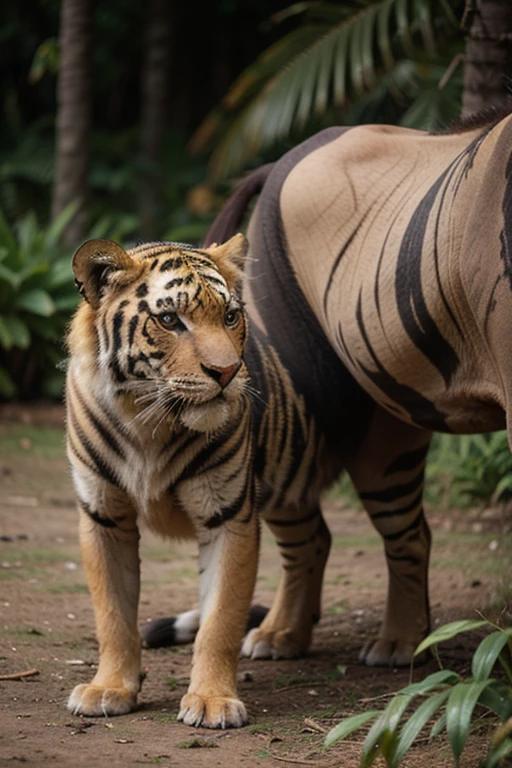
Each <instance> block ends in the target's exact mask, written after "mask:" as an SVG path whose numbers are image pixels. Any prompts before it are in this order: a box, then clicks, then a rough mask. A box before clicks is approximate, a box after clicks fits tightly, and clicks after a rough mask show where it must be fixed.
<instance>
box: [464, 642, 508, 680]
mask: <svg viewBox="0 0 512 768" xmlns="http://www.w3.org/2000/svg"><path fill="white" fill-rule="evenodd" d="M507 641H508V637H507V635H506V634H505V633H504V632H500V631H496V632H493V633H492V634H491V635H488V636H487V637H486V638H484V640H482V642H481V643H480V645H479V646H478V648H477V649H476V651H475V653H474V655H473V661H472V663H471V672H472V674H473V677H474V678H475V680H478V681H479V680H485V679H486V678H488V677H489V675H490V673H491V671H492V669H493V667H494V665H495V663H496V660H497V658H498V656H499V655H500V653H501V651H502V650H503V648H504V646H505V645H506V644H507Z"/></svg>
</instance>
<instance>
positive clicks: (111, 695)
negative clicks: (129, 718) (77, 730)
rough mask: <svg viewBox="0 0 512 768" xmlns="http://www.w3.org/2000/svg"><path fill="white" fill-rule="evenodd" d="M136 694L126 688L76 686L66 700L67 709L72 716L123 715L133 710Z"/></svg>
mask: <svg viewBox="0 0 512 768" xmlns="http://www.w3.org/2000/svg"><path fill="white" fill-rule="evenodd" d="M136 703H137V696H136V694H134V693H132V692H131V691H129V690H128V689H127V688H102V687H100V686H98V685H87V684H82V685H77V686H76V688H74V689H73V691H72V692H71V696H70V697H69V699H68V709H69V710H70V712H72V713H73V714H74V715H86V716H87V717H101V716H103V717H106V716H107V715H125V714H126V713H127V712H131V711H132V710H134V709H135V706H136Z"/></svg>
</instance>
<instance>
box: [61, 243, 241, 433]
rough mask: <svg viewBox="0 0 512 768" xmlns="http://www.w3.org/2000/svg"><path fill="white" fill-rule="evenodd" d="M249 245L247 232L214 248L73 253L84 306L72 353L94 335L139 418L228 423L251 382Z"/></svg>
mask: <svg viewBox="0 0 512 768" xmlns="http://www.w3.org/2000/svg"><path fill="white" fill-rule="evenodd" d="M246 250H247V241H246V239H245V238H244V236H243V235H235V236H234V237H233V238H231V240H229V241H228V242H227V243H225V244H223V245H219V246H217V245H212V246H210V247H208V248H205V249H199V248H194V247H192V246H187V245H182V244H180V243H158V242H157V243H146V244H144V245H140V246H138V247H136V248H133V249H130V250H128V251H125V250H124V249H123V248H121V246H119V245H117V244H116V243H114V242H112V241H109V240H90V241H88V242H86V243H84V244H83V245H82V246H81V247H80V248H79V249H78V250H77V252H76V253H75V256H74V258H73V271H74V274H75V283H76V285H77V287H78V289H79V291H80V293H81V295H82V296H83V298H84V299H85V302H83V303H82V306H81V307H80V308H79V310H78V312H77V315H76V317H75V320H74V321H73V324H72V328H71V332H70V349H71V355H72V357H73V355H76V356H79V351H80V349H81V348H83V347H84V344H85V342H84V341H83V339H82V336H83V335H84V334H85V335H86V336H89V337H90V336H91V335H94V336H95V340H94V348H95V356H96V360H95V365H96V367H97V370H98V371H99V373H100V379H101V381H102V382H104V383H105V384H106V390H110V391H111V392H114V393H115V396H116V398H117V399H118V401H123V399H124V402H125V404H128V403H129V404H130V407H131V408H132V409H134V410H135V412H136V413H137V414H138V415H139V416H140V421H142V422H143V423H144V422H147V423H153V422H155V421H156V422H158V423H160V422H163V421H171V422H174V423H176V422H178V423H181V424H182V425H183V426H185V427H188V428H191V429H194V430H197V431H200V432H203V431H204V432H211V431H214V430H217V429H219V428H220V427H222V425H223V424H224V423H225V422H226V421H227V420H228V419H229V418H230V416H231V415H232V414H233V412H235V411H236V409H237V406H238V405H239V404H240V402H241V399H242V398H243V393H244V388H245V384H246V383H247V379H248V374H247V369H246V367H245V365H244V362H243V359H242V354H243V350H244V344H245V338H246V333H247V321H246V316H245V312H244V309H243V303H242V301H241V299H240V298H239V295H238V293H239V284H240V277H241V264H242V261H243V257H244V255H245V252H246Z"/></svg>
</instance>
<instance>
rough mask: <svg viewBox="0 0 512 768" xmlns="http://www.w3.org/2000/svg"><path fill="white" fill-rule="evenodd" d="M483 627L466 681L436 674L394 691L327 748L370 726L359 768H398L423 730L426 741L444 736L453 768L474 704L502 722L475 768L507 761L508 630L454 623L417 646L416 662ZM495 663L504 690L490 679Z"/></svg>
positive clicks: (510, 739)
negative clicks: (378, 766)
mask: <svg viewBox="0 0 512 768" xmlns="http://www.w3.org/2000/svg"><path fill="white" fill-rule="evenodd" d="M483 626H485V627H487V628H488V629H489V630H491V629H492V630H493V631H491V632H490V634H488V635H487V637H485V638H484V639H483V640H482V642H481V643H480V645H479V646H478V648H477V649H476V651H475V653H474V655H473V660H472V665H471V672H472V675H471V677H470V678H467V679H465V678H463V677H461V675H459V674H457V673H456V672H453V671H451V670H449V669H440V670H439V671H438V672H434V673H433V674H431V675H428V677H426V678H425V679H424V680H423V681H421V682H419V683H412V684H411V685H408V686H406V687H405V688H403V689H402V690H401V691H398V693H396V694H395V695H394V696H393V698H392V699H391V700H390V701H389V703H388V705H387V707H386V708H385V709H384V710H383V711H380V710H372V711H370V712H363V713H361V714H358V715H354V716H353V717H349V718H347V719H345V720H342V721H341V722H340V723H338V725H336V726H335V727H334V728H333V729H332V730H331V731H330V732H329V733H328V734H327V737H326V739H325V745H326V746H330V745H331V744H334V743H335V742H336V741H339V740H340V739H344V738H345V737H346V736H348V735H349V734H351V733H353V732H354V731H356V730H358V729H359V728H362V727H363V726H364V725H367V724H368V723H370V722H372V721H373V725H372V727H371V729H370V730H369V732H368V735H367V736H366V740H365V742H364V745H363V753H362V757H361V764H360V765H361V768H369V766H371V765H372V764H373V762H374V761H375V759H376V758H377V757H378V756H379V755H382V756H383V757H384V760H385V761H386V764H387V766H388V768H397V766H399V765H400V763H401V762H402V760H403V758H404V756H405V754H406V753H407V751H408V750H409V748H410V747H411V746H412V745H413V743H414V741H415V739H416V738H417V736H418V735H419V734H420V732H421V731H423V729H424V728H426V727H427V725H428V724H429V723H430V722H431V721H433V720H434V718H437V719H435V720H434V722H433V723H432V724H431V725H430V734H429V736H430V738H433V737H435V736H437V735H439V734H440V733H442V732H443V731H446V732H447V734H448V740H449V742H450V748H451V751H452V754H453V757H454V764H455V766H457V767H458V766H459V761H460V756H461V754H462V751H463V749H464V747H465V745H466V742H467V739H468V736H469V732H470V727H471V718H472V716H473V713H474V710H475V707H476V705H477V704H479V705H481V706H482V707H483V708H484V709H486V710H487V711H488V712H489V713H493V714H494V715H496V716H497V718H498V719H499V720H500V721H501V724H500V725H498V726H497V728H496V729H495V732H494V735H493V737H492V739H491V744H490V746H489V751H488V754H487V756H486V758H485V759H484V760H483V761H482V762H481V764H480V768H495V766H498V765H500V762H501V760H502V759H503V758H505V757H506V756H507V755H510V754H512V668H511V664H510V656H511V650H512V629H511V628H509V629H501V628H499V627H497V626H495V625H493V624H491V623H490V622H488V621H485V620H475V621H455V622H452V623H450V624H446V625H444V626H442V627H439V629H437V630H436V631H435V632H432V633H431V634H430V635H429V636H428V637H427V638H425V640H424V641H423V642H422V643H420V645H419V646H418V647H417V649H416V651H415V656H417V655H418V654H420V653H422V652H423V651H425V650H426V649H427V648H430V647H431V646H435V645H436V644H437V643H440V642H443V641H445V640H450V639H452V638H453V637H455V636H456V635H458V634H460V633H461V632H468V631H470V630H474V629H478V628H480V627H483ZM497 663H499V664H501V666H502V667H503V669H504V671H505V675H506V678H507V679H508V684H504V683H502V682H499V681H497V680H496V679H495V678H492V677H490V675H491V672H492V671H493V669H494V667H495V665H496V664H497ZM420 697H421V698H422V701H421V703H420V704H419V705H418V706H417V708H416V710H415V711H414V712H413V713H412V714H411V715H410V717H409V719H407V720H405V721H402V719H403V716H404V715H405V713H406V711H407V710H408V709H410V707H411V705H412V703H413V702H415V701H416V700H417V699H418V698H420Z"/></svg>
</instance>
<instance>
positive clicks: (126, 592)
mask: <svg viewBox="0 0 512 768" xmlns="http://www.w3.org/2000/svg"><path fill="white" fill-rule="evenodd" d="M100 497H101V500H102V503H101V506H100V505H99V503H98V502H96V504H95V505H94V509H93V508H92V507H91V506H90V505H89V504H88V505H87V510H88V511H87V512H86V511H85V508H86V507H85V505H84V507H83V508H82V509H81V510H80V546H81V550H82V558H83V562H84V566H85V570H86V574H87V581H88V583H89V589H90V591H91V595H92V600H93V605H94V613H95V617H96V632H97V635H98V640H99V646H100V663H99V667H98V671H97V672H96V675H95V676H94V679H93V680H92V681H91V683H90V684H84V685H77V686H76V688H75V689H74V690H73V692H72V693H71V696H70V697H69V701H68V708H69V709H70V710H71V711H72V712H73V713H74V714H77V715H80V714H81V715H105V716H106V715H122V714H124V713H126V712H130V711H131V710H132V709H134V707H135V704H136V698H137V693H138V691H139V689H140V647H141V643H140V635H139V631H138V628H137V610H138V603H139V532H138V529H137V524H136V519H135V511H134V510H133V508H132V507H131V505H130V503H129V502H128V500H127V499H126V498H125V497H124V495H122V494H121V493H120V492H117V491H115V490H114V489H112V488H110V487H109V488H108V489H107V488H104V489H103V492H102V493H101V494H98V495H97V496H96V498H100Z"/></svg>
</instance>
